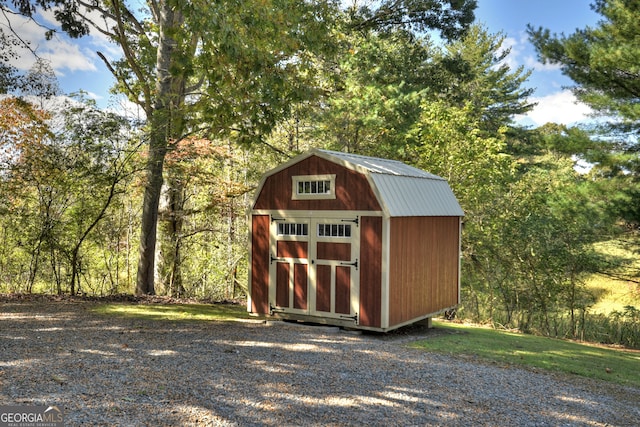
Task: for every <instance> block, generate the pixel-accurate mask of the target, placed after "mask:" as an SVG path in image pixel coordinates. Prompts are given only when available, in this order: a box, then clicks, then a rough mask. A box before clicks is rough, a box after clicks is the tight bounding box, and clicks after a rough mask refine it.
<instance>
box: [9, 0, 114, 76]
mask: <svg viewBox="0 0 640 427" xmlns="http://www.w3.org/2000/svg"><path fill="white" fill-rule="evenodd" d="M9 19H10V20H11V28H13V30H14V31H15V32H16V34H18V35H19V36H20V38H21V39H22V40H23V41H25V42H27V43H29V46H30V48H31V49H32V50H33V51H35V52H36V54H37V55H38V56H39V57H41V58H44V59H47V60H49V61H50V63H51V66H52V68H53V69H54V71H55V72H56V74H57V75H58V76H63V75H65V74H66V73H67V72H74V71H85V72H86V71H96V70H97V64H98V63H99V58H98V56H97V55H96V53H95V52H96V50H102V51H103V52H105V53H106V54H107V56H108V57H112V58H113V57H118V56H119V55H118V50H117V49H116V48H115V45H114V44H112V43H110V42H109V41H108V39H107V38H106V37H105V36H104V35H102V34H101V33H99V32H98V31H93V32H92V33H91V34H90V35H89V36H85V37H82V38H79V39H72V38H70V37H68V36H66V34H64V33H63V32H62V31H60V30H59V31H58V32H57V33H56V34H54V36H53V37H52V39H51V40H46V39H45V36H44V35H45V31H46V28H45V27H43V26H41V25H39V24H38V23H36V22H34V21H33V20H31V19H27V18H24V17H21V16H19V15H10V17H9ZM37 19H39V20H40V21H41V22H42V23H44V24H45V25H46V26H48V27H56V26H57V24H56V23H55V19H54V18H53V12H52V11H51V10H49V11H46V12H44V13H42V14H40V15H37ZM17 53H18V58H16V59H15V60H13V61H12V65H13V66H14V67H16V68H18V69H20V70H25V71H26V70H28V69H29V68H31V66H32V65H33V64H34V63H35V60H36V58H35V56H34V55H33V53H32V52H30V51H29V49H27V48H24V47H23V48H20V49H19V50H18V51H17Z"/></svg>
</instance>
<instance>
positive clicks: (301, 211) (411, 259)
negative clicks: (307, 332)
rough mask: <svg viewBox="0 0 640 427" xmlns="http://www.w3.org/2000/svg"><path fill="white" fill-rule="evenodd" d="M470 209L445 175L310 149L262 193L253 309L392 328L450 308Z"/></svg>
mask: <svg viewBox="0 0 640 427" xmlns="http://www.w3.org/2000/svg"><path fill="white" fill-rule="evenodd" d="M463 215H464V214H463V211H462V209H461V208H460V205H459V204H458V201H457V200H456V198H455V196H454V194H453V192H452V191H451V188H450V187H449V185H448V184H447V182H446V180H444V179H443V178H440V177H438V176H436V175H433V174H430V173H427V172H425V171H422V170H420V169H416V168H414V167H411V166H408V165H406V164H404V163H402V162H398V161H393V160H386V159H379V158H374V157H366V156H360V155H355V154H349V153H342V152H335V151H327V150H318V149H314V150H311V151H309V152H306V153H304V154H301V155H300V156H298V157H296V158H294V159H292V160H291V161H289V162H287V163H285V164H283V165H281V166H280V167H277V168H275V169H273V170H272V171H270V172H268V173H266V174H265V175H264V176H263V177H262V180H261V182H260V184H259V186H258V188H257V190H256V194H255V198H254V201H253V205H252V209H251V221H250V263H249V269H250V270H249V300H248V310H249V311H250V312H251V313H256V314H264V315H272V316H277V317H280V318H285V319H294V320H305V321H310V322H317V323H325V324H332V325H340V326H346V327H352V328H358V329H367V330H375V331H389V330H392V329H395V328H398V327H400V326H403V325H407V324H410V323H414V322H416V321H419V320H423V319H426V318H430V317H432V316H434V315H436V314H438V313H440V312H442V311H444V310H447V309H451V308H453V307H455V306H456V305H457V304H459V303H460V232H461V219H462V216H463Z"/></svg>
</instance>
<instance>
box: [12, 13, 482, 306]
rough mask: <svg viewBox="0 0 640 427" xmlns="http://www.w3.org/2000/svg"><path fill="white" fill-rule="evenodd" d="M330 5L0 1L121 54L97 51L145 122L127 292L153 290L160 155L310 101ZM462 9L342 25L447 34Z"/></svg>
mask: <svg viewBox="0 0 640 427" xmlns="http://www.w3.org/2000/svg"><path fill="white" fill-rule="evenodd" d="M339 5H340V2H338V1H333V0H326V1H321V2H301V1H297V0H267V1H263V0H260V1H259V0H247V1H244V2H236V1H220V2H214V3H211V2H205V1H200V0H195V1H190V2H182V1H178V0H147V1H146V2H143V3H139V2H129V1H126V0H109V1H106V0H103V1H84V0H76V1H70V0H0V7H2V9H3V10H8V9H11V10H12V11H13V12H16V11H17V12H19V13H21V14H23V15H25V16H30V17H35V16H36V14H35V13H36V12H37V11H40V10H42V9H49V8H52V9H53V10H54V14H55V17H56V18H57V20H58V22H59V23H60V29H61V30H63V31H65V32H66V33H68V34H69V35H71V36H73V37H79V36H83V35H86V34H87V33H88V32H89V31H90V30H91V31H99V32H101V33H103V34H105V35H106V36H108V37H109V38H110V39H111V40H112V41H113V42H115V43H116V44H117V45H118V46H119V47H120V49H121V53H122V57H121V58H120V59H118V60H116V61H111V60H109V59H108V58H107V57H106V56H105V55H102V54H100V53H99V55H100V56H101V58H102V59H103V60H104V62H105V64H106V66H107V67H108V68H109V69H110V70H111V71H112V73H113V75H114V76H115V78H116V81H117V84H116V90H117V91H118V92H120V93H124V94H126V95H127V96H128V97H129V99H130V100H131V101H133V102H135V103H137V104H138V105H139V106H140V107H141V108H142V109H143V110H144V111H145V113H146V118H147V122H148V130H147V146H148V157H147V158H148V164H147V179H146V187H145V195H144V202H143V212H142V227H141V228H142V229H141V243H140V260H139V264H138V275H137V288H136V292H137V293H138V294H144V293H154V270H155V265H154V262H155V261H154V260H155V248H156V229H157V221H158V216H159V210H158V206H159V200H160V197H161V188H162V185H163V182H164V179H163V170H164V163H165V157H166V155H167V153H168V152H169V151H170V150H173V148H174V147H175V146H176V144H178V143H179V141H181V140H182V139H183V138H184V137H185V136H187V135H193V134H198V133H199V134H201V135H202V136H205V137H208V138H212V139H215V138H232V139H234V140H235V141H237V142H240V143H248V142H252V141H256V140H261V139H262V137H263V136H264V135H266V134H268V133H269V131H270V130H271V128H272V127H273V126H274V124H275V123H277V122H278V121H279V120H281V119H282V118H283V117H286V115H287V114H288V111H289V108H290V105H292V104H294V103H296V102H301V101H303V100H305V99H310V98H313V97H315V96H316V95H317V94H318V93H319V92H320V91H319V90H317V89H318V87H317V85H316V75H317V70H316V69H315V68H314V67H313V66H312V65H313V64H315V63H317V61H315V58H318V57H321V58H322V59H321V60H322V61H324V62H325V63H330V62H331V61H330V60H329V59H328V58H330V56H331V54H332V53H333V52H334V51H333V47H334V45H335V43H336V42H338V41H339V39H340V37H338V36H337V28H338V27H337V26H336V25H334V24H335V22H336V20H337V19H339V18H342V17H344V16H345V15H343V14H342V12H341V11H340V10H339V9H338V8H339ZM474 8H475V1H474V0H465V1H459V0H401V1H397V0H394V1H382V2H380V3H378V4H377V6H376V8H370V7H355V8H353V9H351V10H350V12H349V13H350V15H351V16H352V17H353V20H352V21H351V22H353V23H354V24H353V25H351V30H354V31H355V30H356V29H365V28H367V29H368V28H378V29H381V30H384V29H385V28H391V27H398V26H403V27H406V28H412V29H419V30H424V29H429V28H431V29H437V30H440V31H441V33H442V34H443V35H444V36H445V37H453V36H455V35H456V34H459V33H460V32H461V31H463V30H464V28H465V27H466V25H468V23H469V22H471V21H472V20H473V9H474ZM342 22H344V21H342ZM347 26H348V25H347V24H345V25H344V26H343V28H346V27H347ZM56 30H57V29H55V28H51V29H49V34H51V33H52V32H54V31H56ZM175 182H179V181H175Z"/></svg>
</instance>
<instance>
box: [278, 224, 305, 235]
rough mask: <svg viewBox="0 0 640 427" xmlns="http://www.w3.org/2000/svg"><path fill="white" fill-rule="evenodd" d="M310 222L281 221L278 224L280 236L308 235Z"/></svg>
mask: <svg viewBox="0 0 640 427" xmlns="http://www.w3.org/2000/svg"><path fill="white" fill-rule="evenodd" d="M308 235H309V224H294V223H290V222H281V223H279V224H278V236H308Z"/></svg>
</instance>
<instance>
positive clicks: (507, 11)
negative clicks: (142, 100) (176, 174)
mask: <svg viewBox="0 0 640 427" xmlns="http://www.w3.org/2000/svg"><path fill="white" fill-rule="evenodd" d="M590 3H591V2H590V0H478V9H477V10H476V18H477V21H478V22H479V23H482V24H483V25H485V26H486V27H487V28H488V30H489V31H490V32H491V33H498V32H501V33H503V35H504V36H505V37H506V39H505V42H504V44H505V45H506V46H508V47H510V48H511V55H510V56H509V58H508V64H509V65H511V66H513V67H517V66H519V65H524V66H525V67H526V68H527V69H531V70H533V71H532V76H531V77H530V79H529V82H528V84H527V86H528V87H534V88H535V89H536V90H535V93H534V94H533V97H532V100H533V101H535V102H537V103H538V107H536V109H534V111H532V112H531V113H530V114H528V115H527V117H520V118H518V121H519V122H521V123H523V124H526V125H532V126H535V125H541V124H544V123H546V122H547V121H555V122H558V123H565V124H572V123H575V122H579V121H581V120H585V119H586V115H587V114H588V113H589V109H588V108H587V107H586V106H584V105H577V104H575V99H574V98H573V96H572V95H571V93H570V91H568V90H567V89H565V87H566V86H569V85H571V81H570V80H569V79H567V78H566V77H564V76H562V75H561V73H560V72H559V70H558V68H557V67H554V66H549V65H543V64H541V63H540V62H538V61H537V59H536V54H535V51H534V50H533V47H532V46H531V44H530V43H529V41H528V39H527V34H526V27H527V24H532V25H533V26H535V27H538V26H542V27H545V28H549V29H550V30H551V31H552V32H557V33H562V32H564V33H565V34H570V33H572V32H573V31H574V30H575V29H576V28H584V27H585V26H588V25H591V26H593V25H595V24H596V23H597V21H598V19H599V15H597V14H596V13H595V12H593V11H592V10H591V8H590V6H589V4H590ZM45 18H46V16H45ZM1 24H2V23H1V22H0V25H1ZM13 25H14V28H17V29H18V30H19V31H21V32H22V34H23V37H24V38H25V39H27V40H30V41H31V42H32V46H34V47H37V48H38V51H39V52H40V54H41V56H43V57H44V58H47V59H50V60H51V61H52V65H53V67H54V69H55V71H56V73H57V75H58V79H59V81H60V85H61V87H62V89H63V91H64V92H65V93H72V92H77V91H80V90H83V91H86V92H88V93H89V96H91V97H94V98H95V99H96V100H97V101H98V103H99V105H101V106H104V107H107V106H111V107H117V106H118V105H120V103H119V102H115V101H114V99H113V97H112V96H111V95H110V94H109V93H108V88H109V87H110V86H111V85H112V84H113V78H112V76H111V75H110V73H109V72H108V71H107V69H106V67H105V65H104V64H103V63H102V62H101V60H100V59H99V57H98V56H97V54H96V53H95V52H96V50H99V51H101V52H103V53H104V54H105V55H106V56H107V57H108V58H115V57H116V56H117V55H118V51H117V50H116V49H115V47H114V46H113V45H111V44H109V43H108V42H107V41H106V40H105V39H104V38H102V37H100V35H99V34H97V33H96V34H93V35H92V36H90V37H87V38H83V39H81V41H77V40H70V39H68V38H66V37H64V36H59V37H57V38H56V39H54V40H53V41H51V42H46V41H45V40H44V39H43V37H42V32H43V30H42V29H41V28H37V27H35V26H34V25H32V24H29V23H26V22H25V23H15V22H14V23H13ZM30 62H32V60H31V59H29V55H25V58H24V59H21V60H20V61H17V62H16V65H17V66H18V67H19V68H22V69H28V68H29V66H30Z"/></svg>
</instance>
